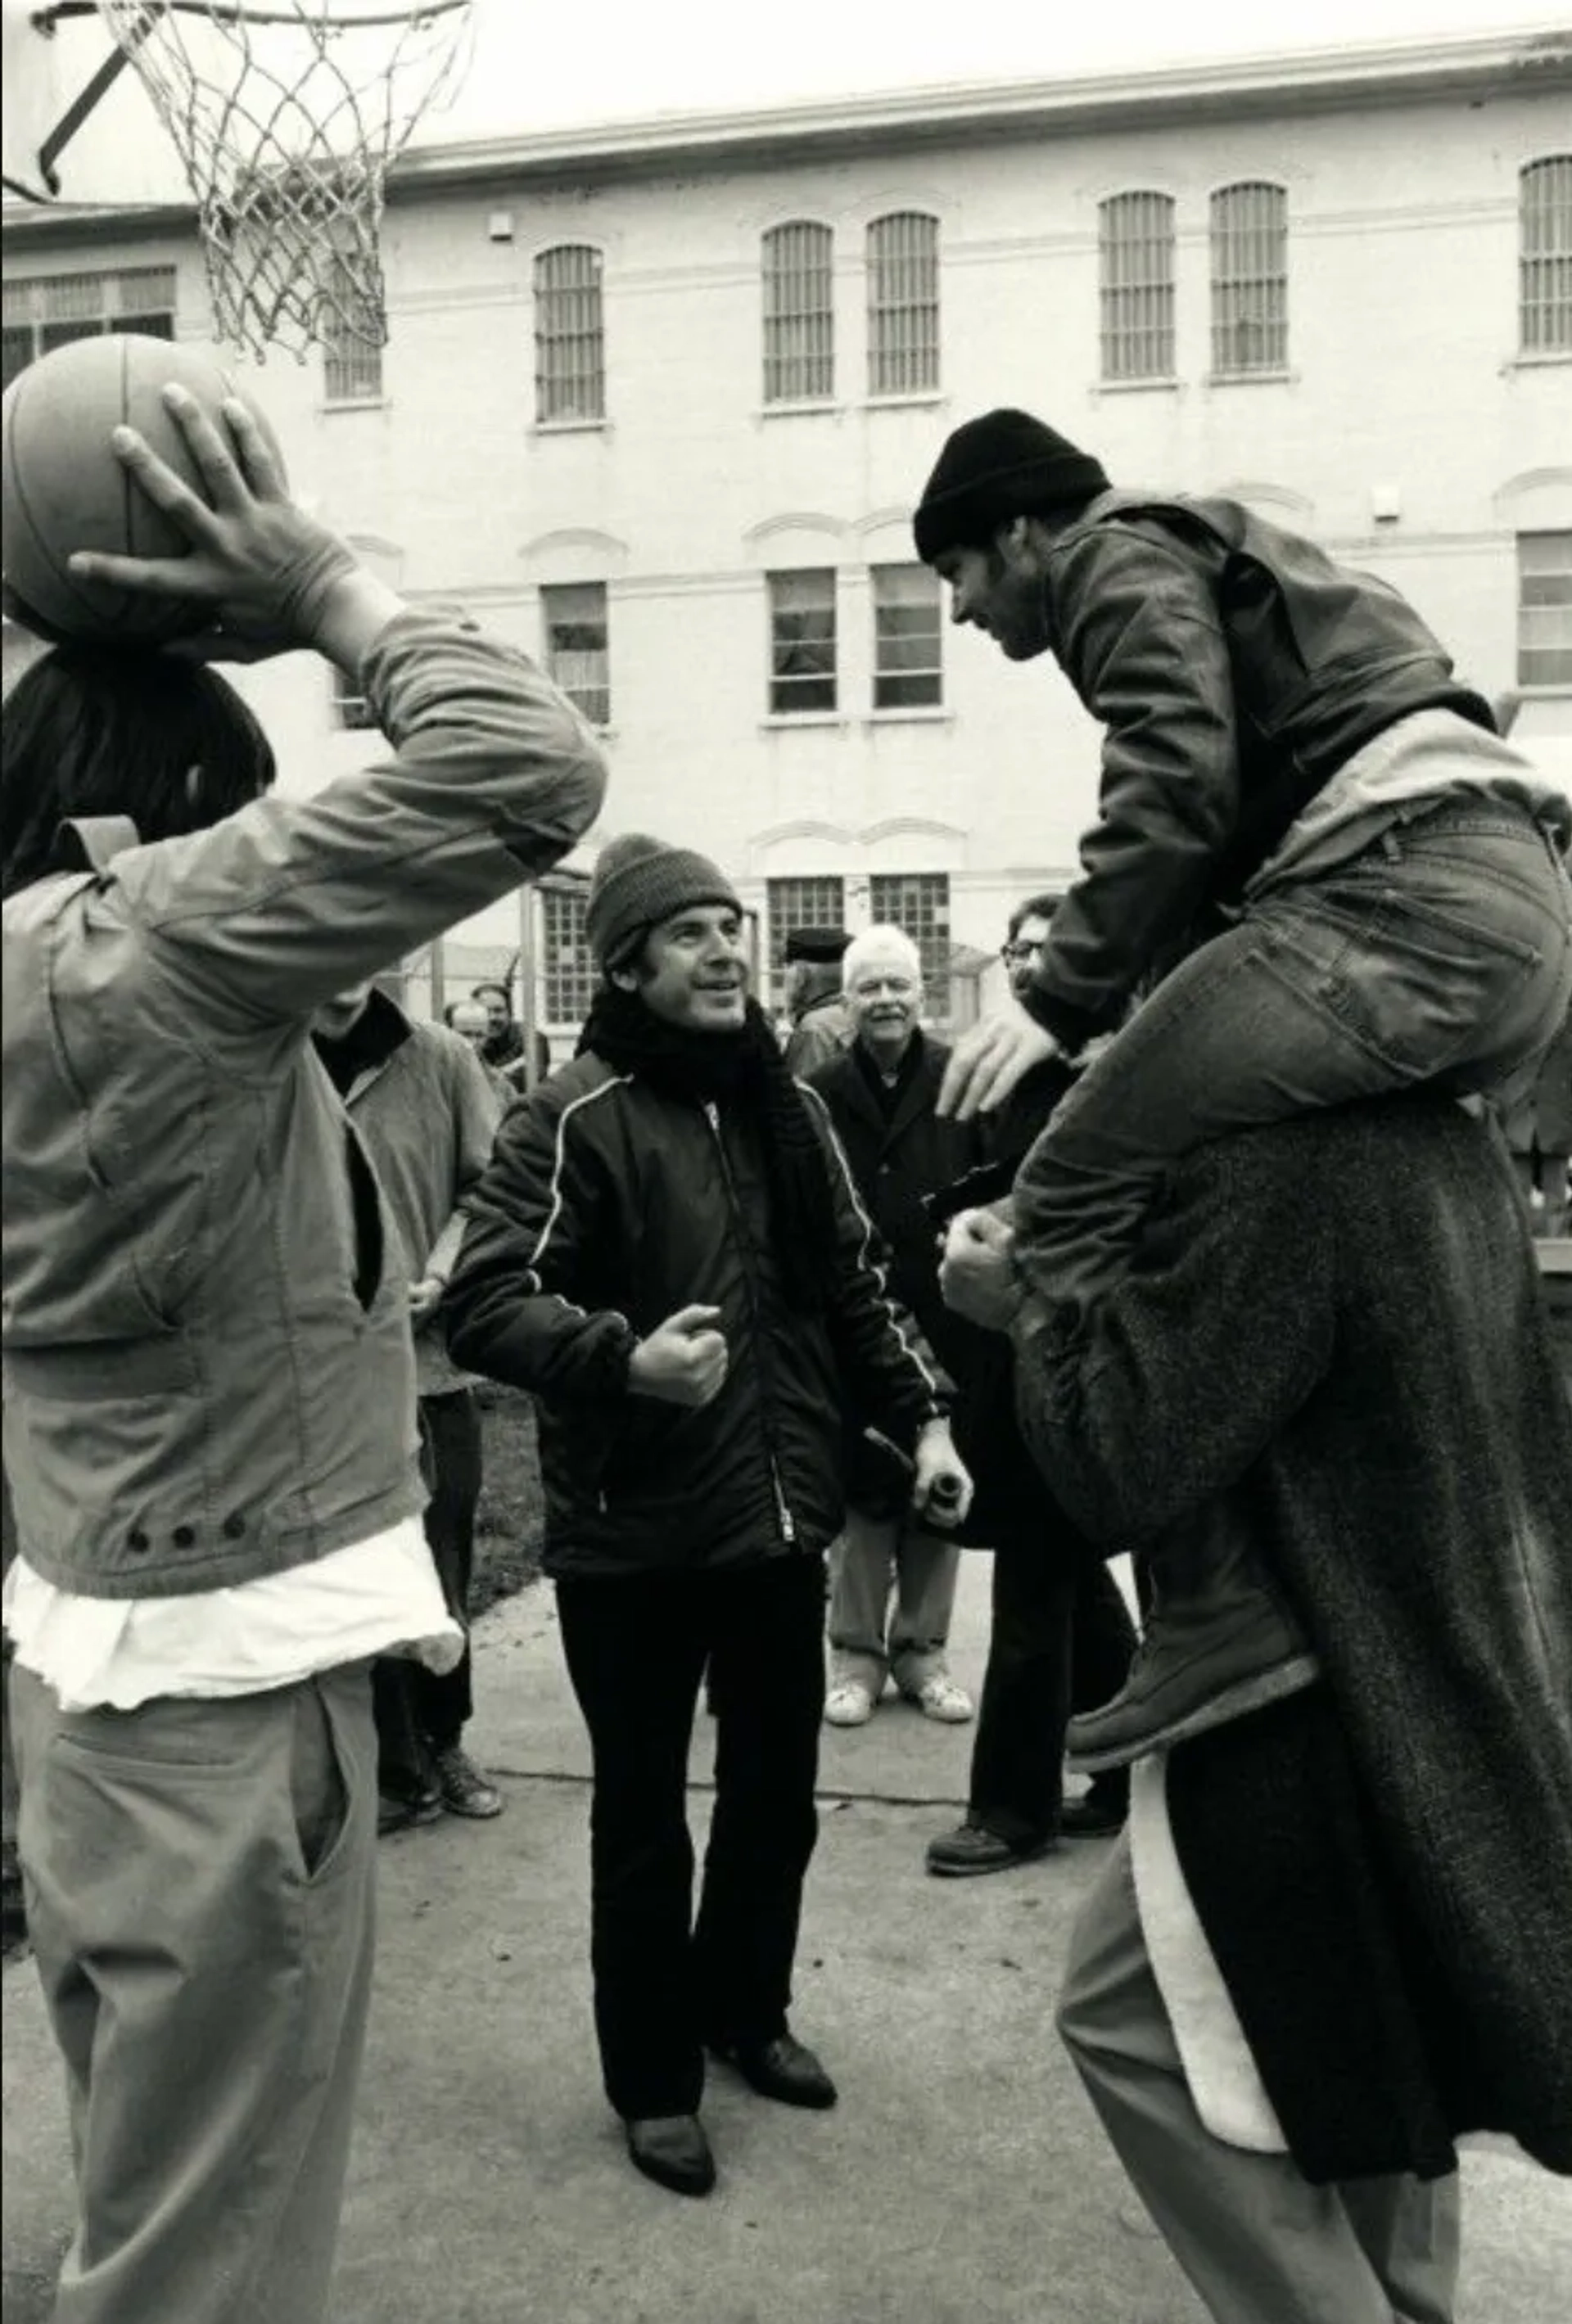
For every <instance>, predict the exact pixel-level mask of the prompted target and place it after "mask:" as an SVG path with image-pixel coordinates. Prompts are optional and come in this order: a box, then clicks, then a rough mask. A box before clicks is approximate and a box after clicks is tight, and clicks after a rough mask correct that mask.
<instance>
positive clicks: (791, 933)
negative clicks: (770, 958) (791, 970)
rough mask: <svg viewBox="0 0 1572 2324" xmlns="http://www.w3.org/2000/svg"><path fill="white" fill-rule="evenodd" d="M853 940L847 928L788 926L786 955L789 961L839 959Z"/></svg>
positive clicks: (830, 960)
mask: <svg viewBox="0 0 1572 2324" xmlns="http://www.w3.org/2000/svg"><path fill="white" fill-rule="evenodd" d="M851 940H852V939H851V932H850V930H849V929H846V928H788V930H787V931H786V957H787V959H788V960H789V961H791V960H821V961H828V962H834V961H837V960H839V958H840V957H841V954H843V953H844V952H845V951H846V946H847V945H849V944H850V942H851Z"/></svg>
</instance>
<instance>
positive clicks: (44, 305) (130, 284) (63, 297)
mask: <svg viewBox="0 0 1572 2324" xmlns="http://www.w3.org/2000/svg"><path fill="white" fill-rule="evenodd" d="M4 297H5V306H4V326H5V341H4V379H3V380H0V385H4V386H5V387H9V386H10V384H11V383H12V381H13V380H14V378H15V377H16V375H17V374H18V372H21V371H25V370H26V368H27V366H28V364H30V363H32V362H34V361H36V359H37V358H38V356H40V355H48V354H49V352H50V350H51V348H52V347H63V346H67V345H68V344H69V341H70V340H72V339H92V338H97V337H98V336H99V335H100V334H101V333H102V332H105V331H140V332H142V333H143V336H144V337H147V338H150V339H172V338H173V337H174V335H175V270H174V268H173V267H172V266H133V267H127V268H125V269H124V270H122V271H121V272H117V273H114V274H37V275H33V276H32V278H31V279H27V278H22V279H18V278H16V277H15V276H11V275H8V276H7V278H6V281H5V293H4Z"/></svg>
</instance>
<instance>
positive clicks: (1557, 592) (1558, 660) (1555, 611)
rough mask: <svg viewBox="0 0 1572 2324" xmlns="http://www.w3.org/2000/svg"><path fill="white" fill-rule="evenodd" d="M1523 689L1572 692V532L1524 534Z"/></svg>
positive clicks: (1520, 552) (1521, 574) (1520, 563)
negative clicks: (1561, 688)
mask: <svg viewBox="0 0 1572 2324" xmlns="http://www.w3.org/2000/svg"><path fill="white" fill-rule="evenodd" d="M1518 684H1519V685H1520V686H1565V687H1572V532H1520V533H1519V535H1518Z"/></svg>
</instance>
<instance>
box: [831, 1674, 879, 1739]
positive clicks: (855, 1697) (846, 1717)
mask: <svg viewBox="0 0 1572 2324" xmlns="http://www.w3.org/2000/svg"><path fill="white" fill-rule="evenodd" d="M824 1715H825V1718H826V1719H827V1720H828V1722H829V1724H830V1726H832V1727H865V1726H866V1725H867V1723H868V1721H869V1720H870V1719H872V1717H873V1715H874V1696H873V1690H872V1689H871V1688H869V1687H865V1685H864V1684H863V1682H862V1680H861V1679H860V1678H843V1679H841V1680H840V1681H839V1682H838V1683H837V1684H836V1685H835V1686H832V1687H831V1688H830V1691H829V1692H828V1694H827V1695H826V1696H825V1698H824Z"/></svg>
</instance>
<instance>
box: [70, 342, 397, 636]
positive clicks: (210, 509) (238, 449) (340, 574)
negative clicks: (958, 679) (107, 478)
mask: <svg viewBox="0 0 1572 2324" xmlns="http://www.w3.org/2000/svg"><path fill="white" fill-rule="evenodd" d="M163 401H164V405H165V408H166V409H167V410H168V411H169V413H170V415H171V418H172V419H173V420H174V421H175V423H176V425H177V426H178V427H179V429H180V433H181V434H182V435H183V436H184V438H185V439H186V444H187V447H188V448H189V449H190V454H191V458H192V461H193V462H194V464H195V466H196V468H197V471H198V474H199V476H200V478H201V482H202V492H201V493H198V492H194V491H193V490H192V488H191V486H190V484H187V483H186V482H185V480H184V478H183V477H181V476H179V475H176V473H175V471H174V469H173V468H171V466H169V464H168V462H167V461H164V460H162V459H160V457H159V456H158V454H157V453H156V452H155V451H154V450H153V447H152V446H151V445H150V444H149V443H148V442H147V439H146V438H145V437H143V436H142V435H140V434H139V433H138V431H137V430H136V429H134V428H124V427H123V428H116V429H115V430H114V431H113V433H112V435H111V438H110V444H111V447H112V449H113V451H114V453H115V457H116V459H117V460H119V462H120V463H121V465H122V466H124V467H125V470H126V472H127V474H128V475H130V476H131V478H132V480H133V482H134V484H135V486H136V488H137V490H138V491H140V492H142V493H145V495H146V497H147V498H148V499H149V500H150V501H152V503H153V505H154V507H156V508H157V509H159V510H160V511H162V513H163V515H164V516H166V517H167V518H168V519H169V520H170V521H171V524H173V526H174V527H175V529H176V530H177V531H178V532H179V533H180V535H181V537H182V538H183V539H185V540H187V541H189V542H190V550H189V553H188V554H187V555H185V556H183V557H122V556H117V555H112V554H111V553H109V552H108V551H106V550H102V549H79V550H77V551H76V552H75V554H74V555H73V556H72V558H71V559H70V569H71V571H72V572H73V573H74V574H77V575H78V576H80V578H81V579H83V580H85V581H96V582H103V583H106V584H108V585H109V586H112V587H114V588H116V589H125V590H126V591H128V592H130V593H131V594H133V595H140V596H145V597H156V598H162V599H163V600H165V601H167V602H170V603H174V604H187V605H190V606H193V607H196V608H200V609H203V610H205V611H207V612H208V613H210V614H211V615H212V620H213V625H214V628H213V630H211V631H209V632H206V633H204V634H202V635H200V636H199V637H198V638H197V639H195V640H188V641H185V650H186V652H187V653H188V655H194V656H195V657H196V658H197V659H208V660H211V659H231V660H241V659H252V660H254V659H260V658H262V657H264V656H265V655H268V654H273V653H284V652H288V651H290V650H291V649H294V648H298V647H301V646H320V647H322V649H323V650H325V651H332V650H333V645H332V641H331V637H330V635H329V634H328V632H329V631H330V628H331V620H330V613H331V609H332V605H333V601H334V598H335V596H336V595H338V594H339V593H341V592H342V590H343V589H344V588H345V586H347V585H349V584H351V583H352V582H353V584H354V585H355V586H356V588H357V589H358V588H359V587H360V586H361V585H365V586H369V587H370V588H371V589H374V590H379V591H380V590H381V588H382V585H381V584H380V583H377V582H375V581H374V580H373V577H372V576H370V575H369V574H366V573H365V572H363V570H362V568H361V567H359V565H358V564H357V561H356V557H355V554H354V552H353V550H352V549H349V548H348V547H347V545H346V544H345V543H344V542H343V541H342V540H340V539H338V535H337V534H336V533H334V532H331V531H329V530H328V527H327V526H326V525H325V524H323V523H321V522H320V521H319V520H318V519H317V518H316V517H313V516H308V515H307V513H306V512H305V510H304V509H302V508H301V506H300V505H299V503H297V502H295V501H292V500H291V498H290V496H289V489H288V486H287V484H286V483H285V480H284V475H283V471H282V466H280V463H279V460H278V458H277V457H276V455H275V454H274V452H273V449H272V447H271V446H270V444H269V442H268V440H267V438H266V437H265V436H264V433H263V430H262V428H261V427H260V425H259V424H258V422H257V420H256V417H255V415H254V412H253V411H252V410H251V409H250V407H249V406H248V405H247V404H245V402H243V401H241V399H240V398H239V397H238V396H229V397H227V399H226V401H225V403H224V406H223V424H222V426H221V427H220V425H219V424H218V422H217V420H214V419H213V418H212V417H210V416H209V414H208V412H207V411H205V410H203V408H202V405H201V404H200V403H199V401H198V400H197V398H196V397H195V396H194V395H192V394H191V392H190V390H189V389H187V388H184V387H180V386H178V385H176V384H173V383H171V385H169V386H168V387H166V388H165V389H164V391H163ZM204 494H205V495H206V497H205V498H204V497H203V495H204ZM383 595H384V597H385V599H386V601H387V602H386V604H384V606H383V607H382V609H381V613H380V619H381V620H383V621H385V620H386V619H387V618H389V615H390V613H391V612H393V611H396V610H397V609H398V605H399V600H398V599H397V598H395V597H394V596H393V593H392V592H391V591H385V592H383ZM215 632H216V633H215Z"/></svg>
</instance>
